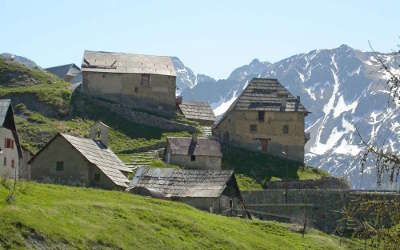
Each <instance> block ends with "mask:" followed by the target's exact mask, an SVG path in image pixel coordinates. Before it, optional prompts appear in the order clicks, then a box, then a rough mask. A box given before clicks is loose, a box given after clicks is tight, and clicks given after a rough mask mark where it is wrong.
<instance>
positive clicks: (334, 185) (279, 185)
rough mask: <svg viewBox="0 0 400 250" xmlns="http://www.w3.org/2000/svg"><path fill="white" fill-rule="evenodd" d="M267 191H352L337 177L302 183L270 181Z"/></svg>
mask: <svg viewBox="0 0 400 250" xmlns="http://www.w3.org/2000/svg"><path fill="white" fill-rule="evenodd" d="M265 189H345V190H346V189H350V185H349V183H348V182H347V181H346V180H345V179H341V178H335V177H322V178H321V179H317V180H301V181H269V182H266V183H265Z"/></svg>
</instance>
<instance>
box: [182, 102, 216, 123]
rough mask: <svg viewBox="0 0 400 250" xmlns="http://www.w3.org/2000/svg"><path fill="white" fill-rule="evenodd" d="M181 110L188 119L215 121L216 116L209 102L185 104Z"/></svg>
mask: <svg viewBox="0 0 400 250" xmlns="http://www.w3.org/2000/svg"><path fill="white" fill-rule="evenodd" d="M179 109H180V110H181V111H182V113H183V115H184V116H185V117H186V118H187V119H193V120H206V121H213V122H214V121H215V115H214V112H213V111H212V109H211V107H210V105H209V104H208V103H207V102H183V103H181V104H180V105H179Z"/></svg>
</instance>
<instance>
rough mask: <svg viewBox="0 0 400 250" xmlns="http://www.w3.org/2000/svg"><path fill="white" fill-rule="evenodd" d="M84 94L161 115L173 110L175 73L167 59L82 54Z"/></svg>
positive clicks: (130, 55) (118, 54) (95, 53)
mask: <svg viewBox="0 0 400 250" xmlns="http://www.w3.org/2000/svg"><path fill="white" fill-rule="evenodd" d="M82 81H83V90H84V92H85V93H87V94H89V95H92V96H96V97H100V98H104V99H107V100H111V101H113V102H117V103H120V104H123V105H125V106H128V107H131V108H134V109H139V110H140V109H144V110H148V111H152V112H158V113H162V114H165V115H168V114H169V115H173V114H175V110H176V99H175V91H176V73H175V69H174V66H173V63H172V61H171V59H170V58H169V57H165V56H149V55H137V54H127V53H113V52H98V51H85V54H84V58H83V64H82Z"/></svg>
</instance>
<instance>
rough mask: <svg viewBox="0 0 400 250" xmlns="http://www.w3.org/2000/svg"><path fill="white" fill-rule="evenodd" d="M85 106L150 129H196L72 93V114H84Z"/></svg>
mask: <svg viewBox="0 0 400 250" xmlns="http://www.w3.org/2000/svg"><path fill="white" fill-rule="evenodd" d="M87 104H89V105H90V104H93V105H95V106H99V107H104V108H106V109H108V110H110V111H112V112H114V113H116V114H118V115H120V116H122V117H124V118H125V119H127V120H129V121H131V122H134V123H138V124H144V125H147V126H151V127H157V128H161V129H164V130H167V131H189V132H195V131H197V129H196V128H195V127H193V126H190V125H187V124H183V123H179V122H177V121H175V120H173V119H170V118H166V117H163V116H160V115H157V114H150V113H147V112H141V111H137V110H135V109H132V108H131V107H128V106H124V105H122V104H119V103H115V102H111V101H105V100H103V99H101V98H95V97H91V96H88V95H86V94H85V93H82V92H81V91H80V90H79V89H77V90H76V92H75V93H74V103H73V109H74V112H78V113H82V114H84V113H86V110H85V109H86V106H87Z"/></svg>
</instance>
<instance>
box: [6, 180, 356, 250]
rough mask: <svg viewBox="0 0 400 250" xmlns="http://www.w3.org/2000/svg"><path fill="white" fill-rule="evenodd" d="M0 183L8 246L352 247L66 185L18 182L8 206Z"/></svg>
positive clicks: (275, 226) (285, 228) (283, 228)
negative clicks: (14, 197)
mask: <svg viewBox="0 0 400 250" xmlns="http://www.w3.org/2000/svg"><path fill="white" fill-rule="evenodd" d="M7 193H8V190H7V189H6V188H5V187H4V186H2V185H0V248H1V247H3V248H5V249H27V248H28V249H31V248H34V247H35V248H41V249H44V248H45V249H48V248H51V249H94V248H97V249H352V248H355V247H356V246H357V245H356V244H355V243H354V242H352V241H349V240H343V242H344V243H343V242H342V244H341V246H340V244H339V238H338V237H335V236H330V235H326V234H323V233H321V232H319V231H315V230H310V231H308V232H307V233H306V234H305V237H304V238H303V237H302V235H301V234H299V233H296V232H294V231H291V230H290V225H287V224H281V223H275V222H264V221H257V220H254V221H249V220H245V219H239V218H229V217H223V216H218V215H213V214H209V213H207V212H201V211H198V210H196V209H194V208H191V207H189V206H187V205H184V204H181V203H176V202H169V201H164V200H158V199H153V198H147V197H141V196H135V195H131V194H129V193H124V192H117V191H103V190H95V189H87V188H76V187H66V186H61V185H46V184H36V183H32V182H22V183H21V182H20V183H19V186H18V191H17V195H16V199H15V201H14V202H13V203H11V204H7V203H5V202H4V199H5V197H6V195H7Z"/></svg>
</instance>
